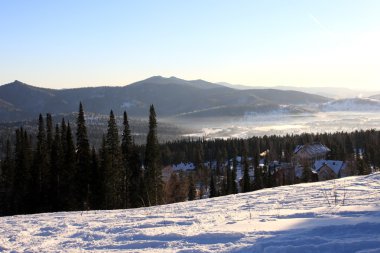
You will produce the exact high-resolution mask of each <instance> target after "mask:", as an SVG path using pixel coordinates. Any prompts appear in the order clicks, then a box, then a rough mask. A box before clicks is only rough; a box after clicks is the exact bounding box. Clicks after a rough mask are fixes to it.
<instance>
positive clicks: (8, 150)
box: [0, 139, 15, 215]
mask: <svg viewBox="0 0 380 253" xmlns="http://www.w3.org/2000/svg"><path fill="white" fill-rule="evenodd" d="M4 154H5V156H4V159H3V160H1V171H2V181H3V189H4V190H5V196H4V200H3V204H4V206H2V207H0V208H1V209H0V212H1V211H2V212H3V213H4V214H6V215H8V214H12V210H13V206H12V202H13V194H14V180H15V175H14V173H15V168H14V158H13V155H12V147H11V142H10V140H9V139H7V142H6V145H5V150H4Z"/></svg>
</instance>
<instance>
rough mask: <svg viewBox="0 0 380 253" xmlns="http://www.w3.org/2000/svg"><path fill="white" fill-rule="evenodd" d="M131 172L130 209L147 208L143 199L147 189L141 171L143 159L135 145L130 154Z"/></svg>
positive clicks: (129, 187) (129, 186) (129, 184)
mask: <svg viewBox="0 0 380 253" xmlns="http://www.w3.org/2000/svg"><path fill="white" fill-rule="evenodd" d="M129 171H130V175H129V183H128V194H129V196H128V197H129V205H130V206H129V207H132V208H133V207H141V206H145V203H144V199H143V196H144V195H143V194H144V192H145V188H144V184H143V173H142V170H141V159H140V155H139V153H138V150H137V147H136V146H135V145H133V146H132V149H131V153H130V164H129Z"/></svg>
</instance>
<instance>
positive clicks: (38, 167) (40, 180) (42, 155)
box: [32, 114, 51, 212]
mask: <svg viewBox="0 0 380 253" xmlns="http://www.w3.org/2000/svg"><path fill="white" fill-rule="evenodd" d="M49 155H50V154H49V153H48V147H47V141H46V130H45V124H44V119H43V117H42V115H41V114H40V115H39V119H38V133H37V145H36V150H35V154H34V162H33V173H32V176H33V188H34V189H33V191H34V192H35V193H36V195H35V197H36V199H35V200H34V201H35V205H36V206H38V207H37V209H36V211H40V212H41V211H50V210H51V206H50V203H49V195H48V192H50V186H51V182H50V180H51V174H50V166H49Z"/></svg>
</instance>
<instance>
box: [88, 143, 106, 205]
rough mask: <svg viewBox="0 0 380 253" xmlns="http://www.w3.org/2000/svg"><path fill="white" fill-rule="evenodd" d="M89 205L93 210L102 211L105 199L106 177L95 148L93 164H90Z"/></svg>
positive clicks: (93, 149) (92, 157) (92, 151)
mask: <svg viewBox="0 0 380 253" xmlns="http://www.w3.org/2000/svg"><path fill="white" fill-rule="evenodd" d="M89 176H90V177H89V184H90V191H89V203H90V207H91V209H96V210H97V209H102V208H103V206H102V200H103V199H104V188H103V182H102V180H103V179H104V175H102V173H101V170H100V166H99V159H98V155H97V154H96V151H95V148H94V147H92V150H91V163H90V175H89Z"/></svg>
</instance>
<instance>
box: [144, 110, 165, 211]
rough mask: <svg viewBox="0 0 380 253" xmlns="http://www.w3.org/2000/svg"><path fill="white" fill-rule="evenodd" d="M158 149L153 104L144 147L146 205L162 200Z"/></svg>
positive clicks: (159, 202)
mask: <svg viewBox="0 0 380 253" xmlns="http://www.w3.org/2000/svg"><path fill="white" fill-rule="evenodd" d="M161 173H162V172H161V163H160V151H159V146H158V140H157V120H156V112H155V110H154V106H153V105H151V106H150V111H149V132H148V136H147V143H146V149H145V183H146V190H147V192H146V200H147V204H148V205H159V204H161V203H162V202H163V186H162V185H163V183H162V174H161Z"/></svg>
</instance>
